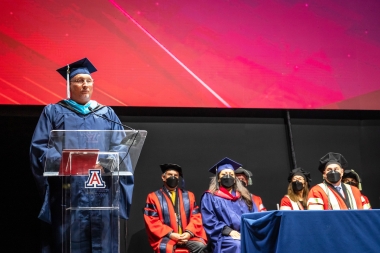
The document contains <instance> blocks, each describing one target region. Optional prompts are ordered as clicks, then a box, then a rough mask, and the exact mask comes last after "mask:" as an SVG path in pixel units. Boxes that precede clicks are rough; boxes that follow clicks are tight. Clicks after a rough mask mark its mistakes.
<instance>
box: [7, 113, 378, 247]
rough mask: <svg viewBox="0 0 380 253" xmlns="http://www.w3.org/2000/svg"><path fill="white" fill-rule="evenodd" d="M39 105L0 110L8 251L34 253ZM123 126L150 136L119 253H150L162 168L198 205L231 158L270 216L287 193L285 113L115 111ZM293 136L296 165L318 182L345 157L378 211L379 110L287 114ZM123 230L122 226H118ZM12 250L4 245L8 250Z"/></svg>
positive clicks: (288, 152)
mask: <svg viewBox="0 0 380 253" xmlns="http://www.w3.org/2000/svg"><path fill="white" fill-rule="evenodd" d="M42 108H43V107H41V106H0V117H1V122H2V123H1V132H2V141H1V147H0V151H1V154H2V155H1V157H2V161H3V175H6V176H5V177H4V176H3V182H4V183H5V185H4V187H3V191H2V197H3V205H2V206H3V211H2V213H4V215H3V220H4V223H3V224H6V225H5V227H6V237H5V238H6V240H4V242H5V245H4V247H5V248H10V249H13V250H12V252H38V247H39V233H38V231H39V222H38V220H37V215H38V212H39V208H40V205H41V200H40V199H39V198H38V196H37V190H36V187H35V183H34V181H33V178H32V175H31V172H30V168H29V158H28V153H29V145H30V140H31V137H32V134H33V131H34V127H35V125H36V123H37V120H38V117H39V115H40V113H41V111H42ZM114 109H115V111H116V113H117V114H118V115H119V117H120V119H121V120H122V122H123V123H124V124H127V125H129V126H131V127H133V128H135V129H143V130H147V131H148V136H147V139H146V142H145V146H144V148H143V150H142V153H141V156H140V159H139V162H138V164H137V168H136V171H135V190H134V193H133V205H132V210H131V214H130V220H129V221H128V224H127V227H128V229H127V230H128V232H127V235H126V238H125V239H123V240H122V242H123V244H124V245H125V244H127V245H128V246H123V248H122V249H123V250H122V252H129V253H132V252H150V253H151V252H152V250H151V249H150V247H149V245H148V244H147V237H146V234H145V230H144V223H143V216H142V208H143V207H144V205H145V198H146V196H147V194H148V193H149V192H151V191H154V190H156V189H158V188H160V187H161V186H162V182H161V179H160V175H161V173H160V168H159V164H161V163H168V162H171V163H178V164H180V165H181V166H182V167H183V169H184V178H185V181H186V188H187V189H188V190H191V191H193V192H194V193H195V196H196V198H197V200H198V202H199V200H200V197H201V195H202V193H203V192H204V191H205V190H206V189H207V188H208V184H209V180H210V176H211V174H210V173H209V172H208V169H209V168H210V167H211V166H213V165H214V164H215V163H216V162H218V161H219V160H220V159H222V158H224V157H225V156H228V157H230V158H232V159H234V160H236V161H238V162H240V163H242V164H243V165H244V166H243V167H244V168H245V169H248V170H250V171H252V173H253V175H254V176H253V178H252V181H253V185H252V186H250V190H251V192H253V193H254V194H256V195H259V196H261V197H262V199H263V202H264V205H265V206H266V207H267V209H268V210H274V209H276V204H277V203H279V202H280V199H281V198H282V196H283V195H284V194H286V188H287V184H288V182H287V176H288V173H289V171H290V169H291V167H292V165H291V164H292V162H291V160H290V159H291V155H290V151H289V150H290V149H289V144H290V142H289V139H288V129H287V127H286V111H284V110H265V109H250V110H248V109H237V110H235V109H202V108H196V109H192V108H123V107H116V108H114ZM290 116H291V130H292V134H293V143H294V150H295V154H296V160H297V165H298V166H300V167H303V168H304V169H305V170H308V171H310V172H311V175H312V179H313V182H312V184H313V185H314V184H317V183H319V182H321V178H322V177H321V174H320V173H319V172H318V170H317V166H318V160H319V158H320V157H321V156H323V155H324V154H326V153H327V152H329V151H334V152H340V153H342V154H343V155H344V156H345V157H346V158H347V160H348V162H349V167H350V168H352V169H355V170H356V171H357V172H358V173H359V175H360V176H361V177H362V180H363V193H364V194H365V195H367V196H368V197H369V199H370V201H371V204H372V206H373V207H374V208H380V199H379V196H380V192H379V187H378V185H379V183H378V182H380V169H379V168H378V167H379V165H378V159H379V157H380V148H379V143H380V130H379V129H380V128H379V127H380V113H379V112H377V111H320V110H313V111H306V110H292V111H290ZM122 226H123V227H124V226H125V224H124V223H123V224H122ZM8 244H9V245H8Z"/></svg>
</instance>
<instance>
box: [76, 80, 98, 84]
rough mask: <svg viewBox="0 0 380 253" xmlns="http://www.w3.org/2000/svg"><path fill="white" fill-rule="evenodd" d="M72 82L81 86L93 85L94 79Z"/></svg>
mask: <svg viewBox="0 0 380 253" xmlns="http://www.w3.org/2000/svg"><path fill="white" fill-rule="evenodd" d="M70 82H73V83H79V84H84V83H87V84H93V83H94V79H75V80H71V81H70Z"/></svg>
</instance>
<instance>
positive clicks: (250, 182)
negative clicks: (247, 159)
mask: <svg viewBox="0 0 380 253" xmlns="http://www.w3.org/2000/svg"><path fill="white" fill-rule="evenodd" d="M236 174H244V175H245V176H246V177H247V178H248V185H252V179H251V177H252V172H250V171H249V170H246V169H244V168H243V167H239V168H238V169H237V170H235V175H236Z"/></svg>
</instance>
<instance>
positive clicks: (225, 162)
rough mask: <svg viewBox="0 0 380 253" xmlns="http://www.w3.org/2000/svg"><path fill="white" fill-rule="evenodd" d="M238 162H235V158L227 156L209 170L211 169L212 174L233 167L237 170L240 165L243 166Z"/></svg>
mask: <svg viewBox="0 0 380 253" xmlns="http://www.w3.org/2000/svg"><path fill="white" fill-rule="evenodd" d="M242 166H243V165H241V164H240V163H238V162H235V161H234V160H232V159H230V158H228V157H225V158H223V159H222V160H220V161H219V162H218V163H217V164H215V165H214V166H212V167H211V168H210V169H209V170H208V171H210V172H211V173H212V174H219V172H220V171H222V170H224V169H232V170H237V169H238V168H239V167H242Z"/></svg>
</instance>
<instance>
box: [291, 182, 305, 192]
mask: <svg viewBox="0 0 380 253" xmlns="http://www.w3.org/2000/svg"><path fill="white" fill-rule="evenodd" d="M292 188H293V191H295V192H298V191H300V190H302V189H303V184H302V183H301V182H300V181H298V180H296V181H294V182H292Z"/></svg>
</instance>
